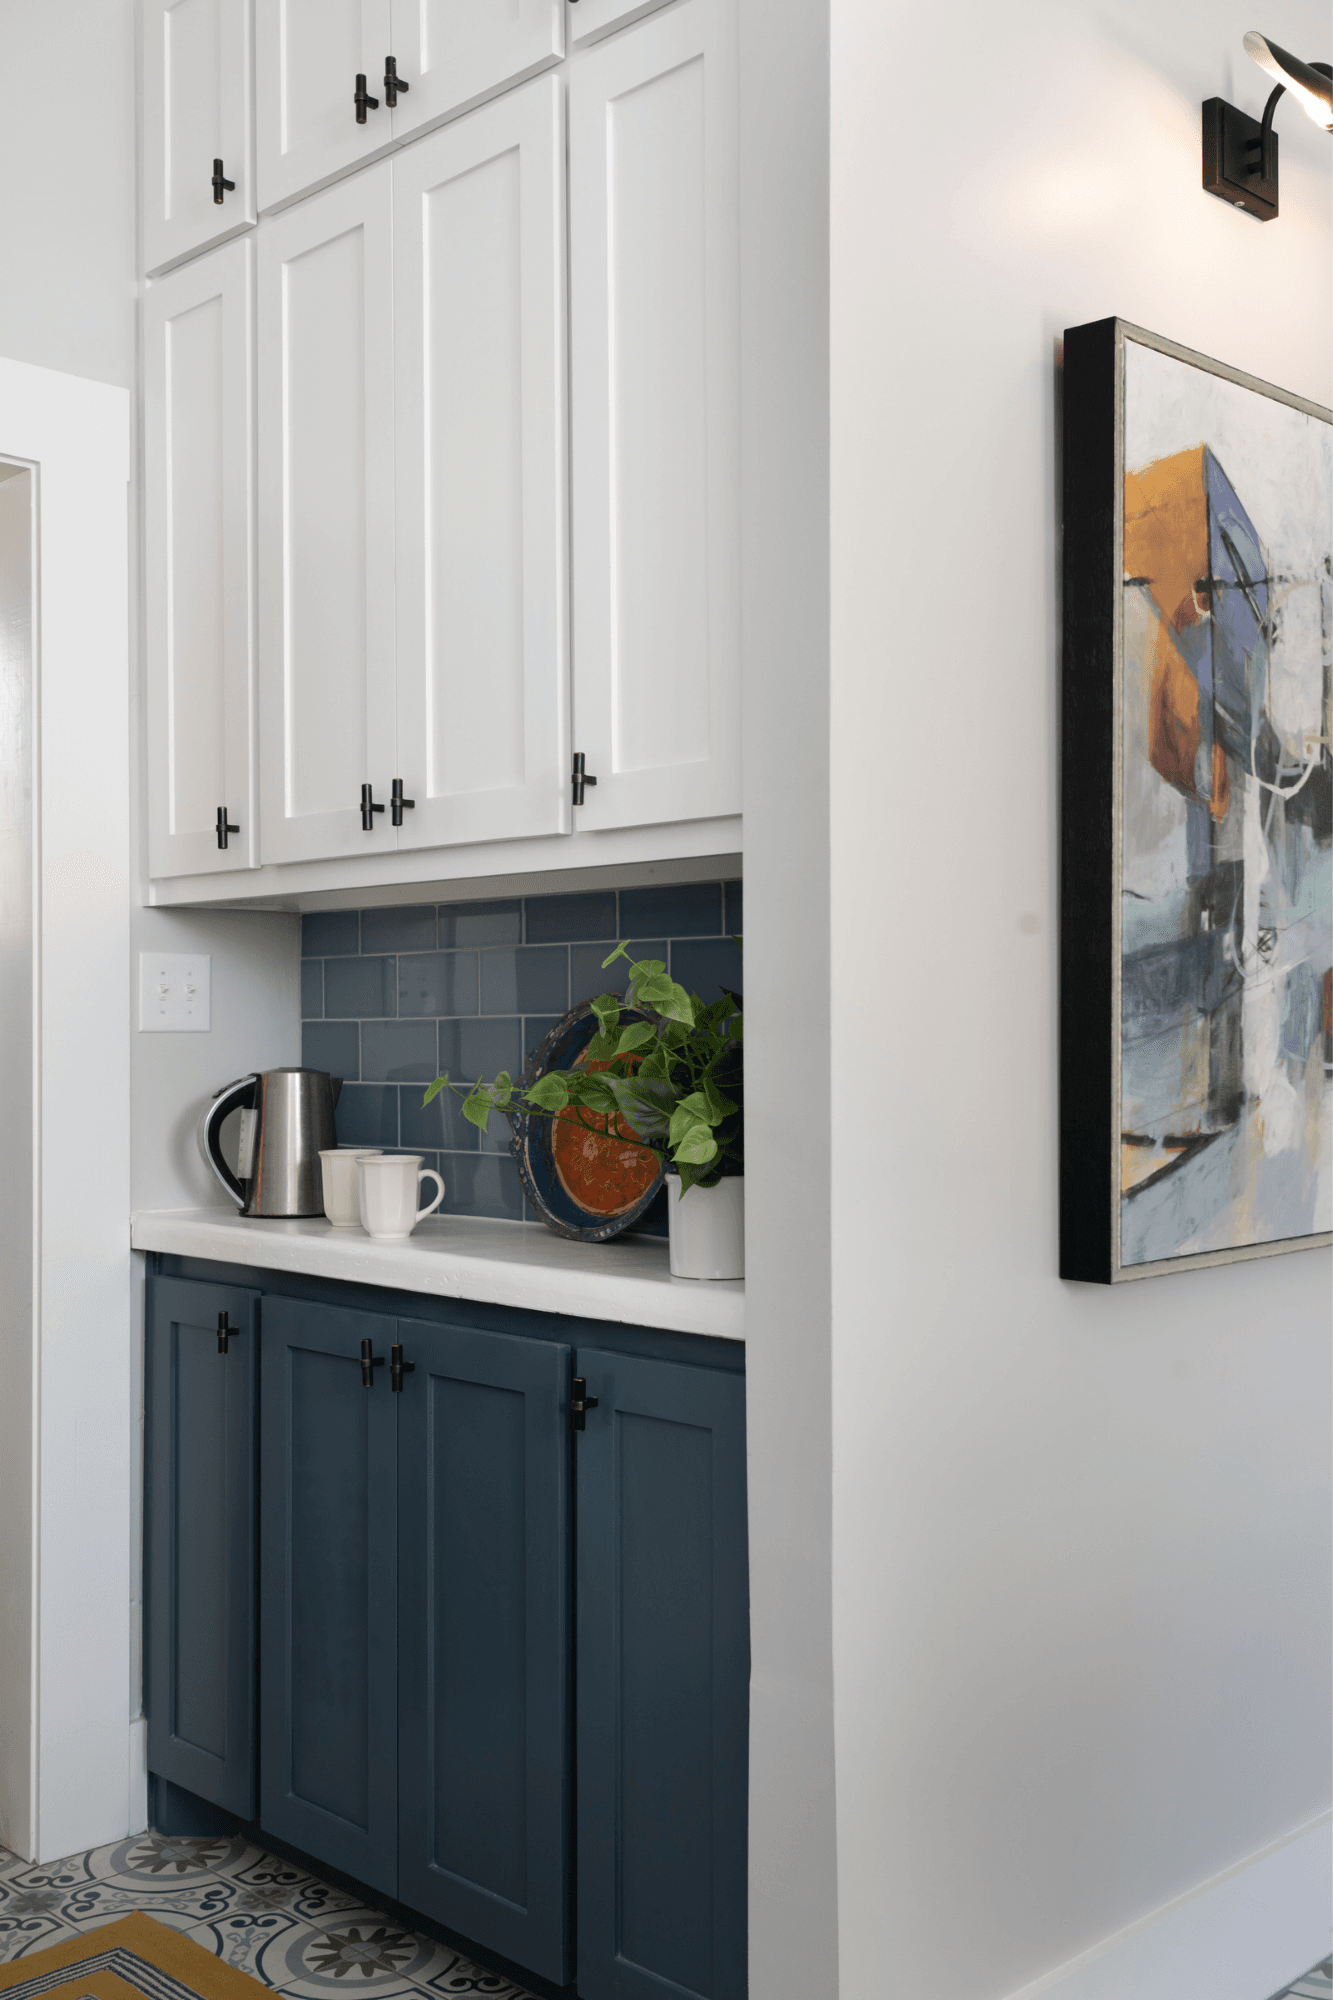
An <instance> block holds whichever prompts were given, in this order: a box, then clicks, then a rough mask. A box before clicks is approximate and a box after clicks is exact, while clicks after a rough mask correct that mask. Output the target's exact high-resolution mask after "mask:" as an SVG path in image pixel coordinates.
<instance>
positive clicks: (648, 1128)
mask: <svg viewBox="0 0 1333 2000" xmlns="http://www.w3.org/2000/svg"><path fill="white" fill-rule="evenodd" d="M605 1080H606V1083H607V1085H608V1086H609V1088H610V1090H611V1091H612V1093H613V1094H614V1097H615V1101H616V1108H617V1109H618V1110H619V1112H620V1115H621V1117H622V1118H623V1119H624V1121H625V1123H626V1124H627V1125H628V1126H629V1127H630V1128H631V1130H632V1131H634V1132H635V1133H636V1134H637V1135H638V1137H639V1138H640V1139H665V1138H666V1136H667V1133H668V1130H669V1121H670V1117H671V1102H672V1093H671V1087H670V1085H669V1084H654V1081H653V1079H652V1078H651V1077H650V1078H648V1079H647V1080H645V1079H644V1077H643V1075H642V1073H640V1075H638V1076H635V1077H618V1076H617V1077H610V1076H609V1077H607V1078H606V1079H605Z"/></svg>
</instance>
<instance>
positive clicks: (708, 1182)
mask: <svg viewBox="0 0 1333 2000" xmlns="http://www.w3.org/2000/svg"><path fill="white" fill-rule="evenodd" d="M677 1172H678V1173H679V1175H680V1192H681V1195H682V1197H684V1196H685V1195H687V1194H688V1193H689V1191H690V1189H691V1188H692V1187H716V1186H717V1184H718V1182H719V1181H720V1180H721V1178H722V1175H721V1172H720V1168H719V1162H718V1161H717V1160H709V1161H706V1162H705V1163H704V1164H703V1165H701V1166H695V1165H694V1164H693V1163H692V1162H691V1161H689V1160H681V1161H680V1162H679V1163H678V1165H677Z"/></svg>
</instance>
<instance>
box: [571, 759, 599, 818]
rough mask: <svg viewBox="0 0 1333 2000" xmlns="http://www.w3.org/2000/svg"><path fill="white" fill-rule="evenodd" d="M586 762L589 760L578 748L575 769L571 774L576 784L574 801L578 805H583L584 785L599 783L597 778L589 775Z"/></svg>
mask: <svg viewBox="0 0 1333 2000" xmlns="http://www.w3.org/2000/svg"><path fill="white" fill-rule="evenodd" d="M586 762H587V760H586V759H585V757H584V755H583V752H582V751H581V750H576V751H575V752H574V769H573V772H572V774H571V776H572V779H573V784H574V803H575V805H576V806H581V805H582V804H583V787H584V786H585V785H595V784H596V783H597V780H596V778H592V777H589V775H588V772H587V769H586Z"/></svg>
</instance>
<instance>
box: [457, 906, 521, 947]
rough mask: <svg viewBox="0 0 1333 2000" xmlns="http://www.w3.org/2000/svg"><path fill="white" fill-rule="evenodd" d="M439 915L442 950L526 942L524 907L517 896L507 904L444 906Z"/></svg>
mask: <svg viewBox="0 0 1333 2000" xmlns="http://www.w3.org/2000/svg"><path fill="white" fill-rule="evenodd" d="M438 916H439V925H440V937H439V942H440V946H441V949H443V948H445V947H446V946H450V945H454V946H458V947H460V948H462V947H465V946H474V945H484V944H522V942H523V904H522V902H521V900H520V899H519V898H518V897H517V896H515V897H513V898H512V899H511V900H510V901H509V902H506V903H445V904H443V905H442V906H441V908H440V910H439V912H438Z"/></svg>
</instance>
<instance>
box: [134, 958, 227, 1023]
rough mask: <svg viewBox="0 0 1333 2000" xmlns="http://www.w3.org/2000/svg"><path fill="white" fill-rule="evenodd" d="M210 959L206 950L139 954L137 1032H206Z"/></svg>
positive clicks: (210, 1014) (208, 1014)
mask: <svg viewBox="0 0 1333 2000" xmlns="http://www.w3.org/2000/svg"><path fill="white" fill-rule="evenodd" d="M212 964H213V961H212V959H211V958H210V957H209V955H208V953H207V952H197V953H193V954H191V953H187V952H181V951H159V952H149V951H141V952H140V953H139V1032H140V1034H141V1035H206V1034H207V1033H208V1031H209V1028H210V1026H211V1024H212V1004H211V995H210V987H211V984H212V980H211V972H212Z"/></svg>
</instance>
